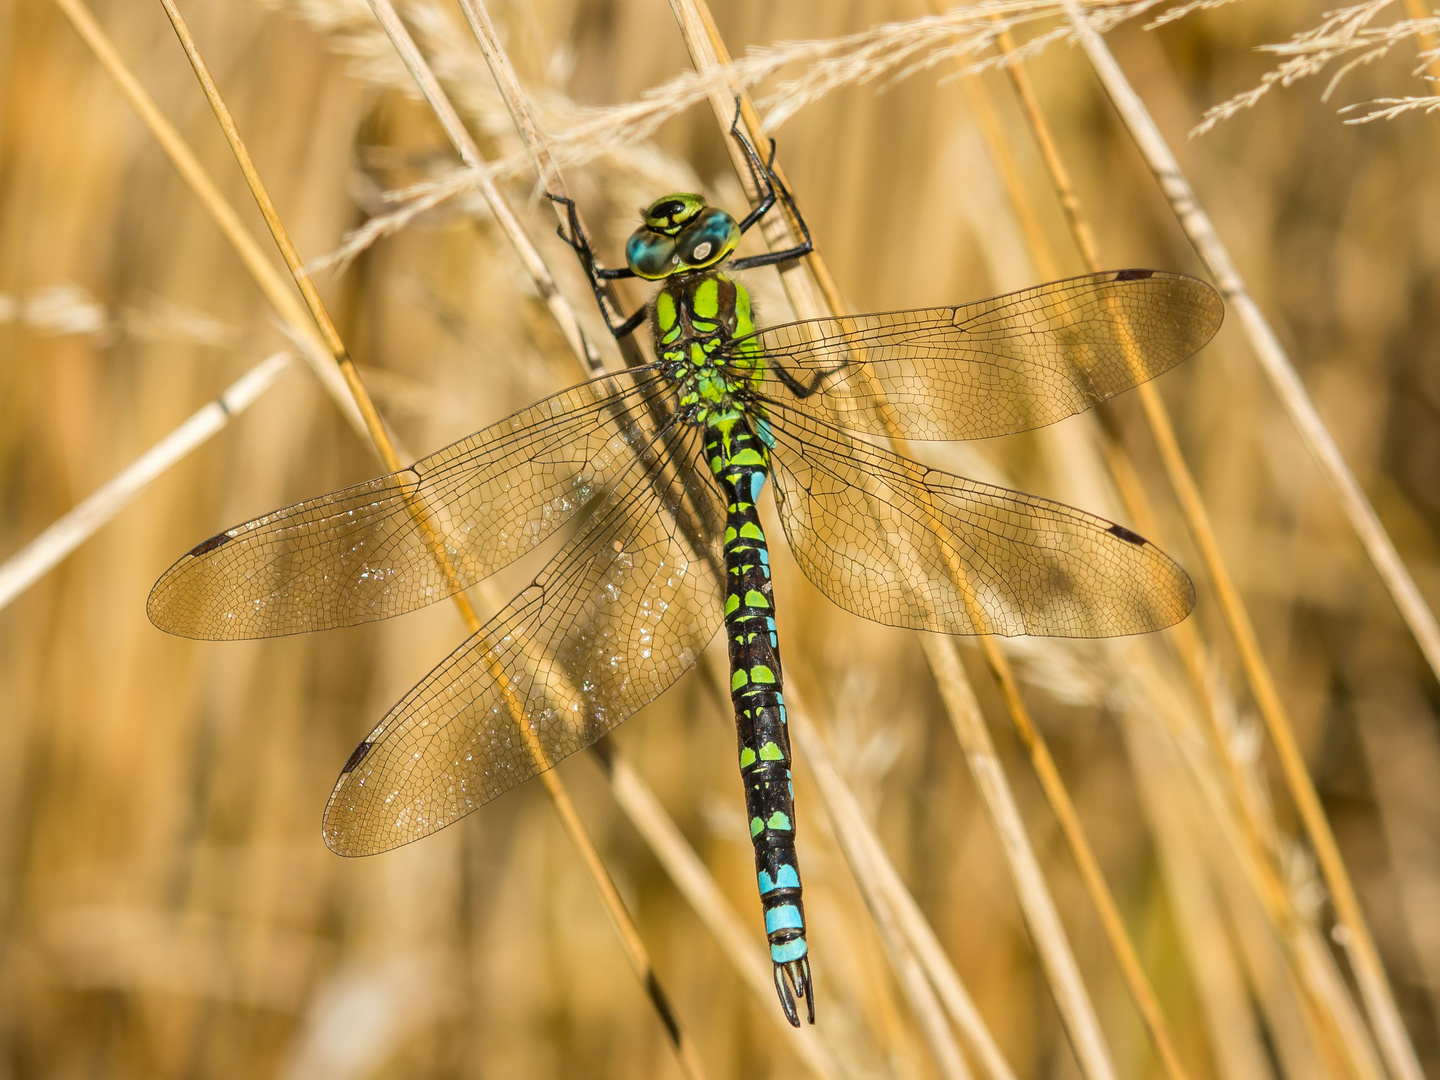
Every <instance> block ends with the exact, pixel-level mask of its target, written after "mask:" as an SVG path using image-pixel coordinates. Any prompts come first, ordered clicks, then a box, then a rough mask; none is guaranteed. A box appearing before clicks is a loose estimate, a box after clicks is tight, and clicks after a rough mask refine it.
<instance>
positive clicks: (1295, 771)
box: [1066, 0, 1440, 1080]
mask: <svg viewBox="0 0 1440 1080" xmlns="http://www.w3.org/2000/svg"><path fill="white" fill-rule="evenodd" d="M1066 8H1067V10H1068V12H1069V16H1070V19H1071V22H1072V23H1073V24H1074V26H1075V28H1076V31H1077V33H1078V35H1079V38H1080V43H1081V46H1082V48H1084V50H1085V54H1086V56H1087V57H1088V58H1089V59H1090V62H1091V65H1092V66H1093V67H1094V69H1095V72H1096V74H1097V75H1098V76H1099V77H1100V81H1101V83H1102V84H1103V85H1104V87H1105V90H1106V93H1107V94H1109V96H1110V100H1111V101H1112V103H1113V104H1114V105H1115V108H1116V110H1117V111H1118V112H1119V113H1120V116H1121V118H1122V119H1123V120H1124V122H1125V125H1126V127H1127V128H1128V129H1129V131H1130V134H1131V137H1132V139H1134V141H1135V144H1136V146H1137V147H1138V148H1139V149H1140V152H1141V153H1142V155H1144V157H1145V159H1146V163H1147V164H1148V165H1149V167H1150V169H1151V171H1152V172H1153V173H1154V175H1155V178H1156V181H1157V183H1159V185H1160V188H1161V190H1162V191H1163V192H1164V194H1165V197H1166V199H1167V200H1168V201H1169V203H1170V206H1171V209H1172V210H1173V211H1174V213H1175V216H1176V219H1177V220H1178V221H1179V223H1180V226H1181V228H1183V229H1184V230H1185V233H1186V235H1187V236H1189V237H1190V240H1191V242H1192V243H1193V244H1194V246H1195V250H1196V251H1197V252H1198V253H1199V255H1200V257H1201V259H1202V260H1203V261H1204V262H1205V265H1206V267H1207V268H1208V269H1209V270H1210V273H1211V275H1212V276H1213V277H1214V279H1215V282H1216V285H1217V286H1218V287H1219V289H1220V292H1221V294H1222V295H1223V296H1224V297H1225V299H1226V300H1227V302H1228V303H1229V304H1230V306H1231V308H1232V310H1235V311H1237V312H1238V314H1239V316H1240V322H1241V326H1242V328H1243V329H1244V331H1245V334H1246V336H1247V338H1248V339H1249V340H1250V343H1251V346H1252V347H1253V348H1254V349H1255V353H1256V356H1257V357H1258V358H1259V360H1260V363H1261V366H1262V368H1263V369H1264V370H1265V372H1266V374H1267V375H1269V376H1270V379H1271V382H1272V383H1273V384H1274V386H1275V389H1276V391H1277V392H1278V393H1279V395H1280V399H1281V402H1282V403H1283V404H1284V405H1285V407H1286V409H1287V411H1289V413H1290V416H1291V419H1292V421H1293V422H1294V423H1295V425H1296V427H1297V429H1298V430H1299V432H1300V435H1301V437H1302V438H1303V439H1304V441H1305V442H1306V444H1307V445H1308V446H1309V447H1310V449H1311V451H1312V453H1314V455H1315V457H1316V459H1317V460H1318V461H1319V463H1320V465H1321V468H1322V470H1323V471H1324V472H1325V474H1326V476H1327V478H1328V479H1329V480H1330V482H1331V484H1332V485H1333V486H1334V488H1335V490H1336V493H1337V494H1338V495H1339V497H1340V502H1341V506H1342V507H1343V509H1344V510H1345V512H1346V515H1347V516H1348V517H1349V519H1350V522H1351V524H1352V526H1353V527H1354V528H1355V531H1356V532H1357V534H1358V535H1359V536H1360V540H1361V543H1362V544H1363V545H1364V546H1365V549H1366V551H1367V552H1368V553H1369V555H1370V558H1371V561H1372V562H1374V564H1375V566H1376V569H1377V570H1378V571H1379V572H1380V576H1381V578H1382V579H1383V580H1384V582H1385V585H1386V587H1387V588H1388V589H1389V590H1390V593H1391V596H1392V597H1393V598H1394V600H1395V602H1396V604H1397V606H1398V607H1399V608H1400V612H1401V614H1402V616H1404V618H1405V621H1406V623H1407V624H1408V625H1409V626H1410V629H1411V632H1412V633H1413V634H1414V635H1415V638H1416V641H1417V642H1418V643H1419V645H1420V648H1421V651H1422V652H1423V653H1424V654H1425V656H1426V659H1427V660H1428V661H1429V663H1430V665H1431V669H1432V670H1433V671H1435V672H1437V673H1440V626H1437V625H1436V623H1435V618H1434V616H1433V615H1432V614H1431V612H1430V610H1429V608H1428V607H1426V605H1425V602H1424V600H1423V598H1422V597H1421V596H1420V592H1419V590H1418V589H1417V588H1416V586H1415V583H1414V581H1413V579H1411V577H1410V575H1409V571H1408V570H1406V568H1405V566H1404V564H1403V563H1402V562H1401V561H1400V556H1399V554H1398V553H1397V552H1396V551H1395V548H1394V545H1393V544H1392V543H1391V542H1390V538H1389V536H1388V535H1387V534H1386V532H1385V529H1384V526H1382V525H1381V524H1380V520H1379V518H1378V517H1377V516H1376V515H1375V511H1374V508H1373V507H1371V506H1370V503H1369V501H1368V500H1367V499H1366V498H1365V495H1364V493H1363V491H1361V489H1360V485H1359V483H1358V481H1356V479H1355V477H1354V474H1352V473H1351V472H1350V470H1349V467H1348V466H1347V465H1346V464H1345V461H1344V459H1343V457H1341V455H1340V450H1339V448H1338V447H1337V446H1336V445H1335V441H1334V439H1333V438H1332V437H1331V435H1330V433H1329V431H1328V430H1327V429H1326V428H1325V425H1324V422H1323V421H1322V420H1321V419H1320V416H1319V414H1318V413H1317V412H1316V411H1315V407H1314V405H1313V404H1312V403H1311V401H1310V398H1309V396H1308V395H1307V394H1306V392H1305V388H1304V385H1303V384H1302V383H1301V382H1300V378H1299V376H1298V375H1297V374H1296V373H1295V369H1294V368H1293V367H1292V366H1291V364H1290V360H1289V357H1287V356H1286V355H1285V352H1284V350H1283V349H1282V348H1281V346H1280V343H1279V340H1278V339H1277V338H1276V337H1275V333H1274V331H1273V330H1272V329H1271V327H1270V324H1269V322H1268V321H1267V320H1266V319H1265V316H1264V315H1263V314H1262V313H1261V311H1260V308H1259V305H1257V304H1256V303H1255V301H1254V299H1253V298H1252V297H1251V296H1250V293H1249V291H1248V290H1247V288H1246V286H1245V283H1244V281H1243V279H1242V278H1241V277H1240V274H1239V272H1238V270H1236V268H1235V265H1234V262H1233V261H1232V260H1231V258H1230V253H1229V251H1228V250H1227V249H1226V248H1225V246H1224V244H1223V243H1222V242H1221V240H1220V237H1219V234H1218V233H1217V232H1216V231H1215V227H1214V225H1213V224H1211V222H1210V219H1209V217H1208V216H1207V215H1206V214H1205V212H1204V210H1202V209H1201V207H1200V204H1199V202H1198V201H1197V200H1196V197H1195V193H1194V191H1193V190H1192V189H1191V187H1190V184H1189V181H1188V180H1186V179H1185V176H1184V174H1183V173H1182V172H1181V171H1180V165H1179V163H1178V162H1177V161H1176V160H1175V157H1174V155H1173V154H1172V153H1171V152H1170V148H1169V146H1168V145H1167V144H1166V143H1165V139H1164V137H1163V136H1162V135H1161V134H1160V130H1159V128H1158V127H1157V126H1156V125H1155V122H1154V120H1153V119H1152V118H1151V117H1150V114H1149V112H1148V111H1147V110H1146V108H1145V105H1144V103H1143V102H1142V101H1141V100H1140V97H1139V95H1138V94H1136V93H1135V90H1134V88H1133V87H1132V86H1131V85H1130V83H1129V80H1128V79H1126V78H1125V74H1124V72H1123V71H1121V70H1120V65H1119V64H1118V63H1116V61H1115V58H1114V56H1113V55H1112V54H1111V53H1110V50H1109V49H1108V48H1107V47H1106V46H1105V43H1104V42H1103V41H1102V40H1101V38H1100V35H1099V34H1097V33H1096V32H1095V30H1094V28H1093V27H1091V26H1090V23H1089V21H1088V20H1087V19H1086V17H1085V14H1084V13H1083V12H1082V11H1081V9H1080V7H1079V5H1078V4H1077V3H1076V2H1075V0H1066ZM1080 220H1083V219H1080ZM1076 240H1077V243H1081V244H1082V252H1084V253H1085V254H1086V258H1087V261H1088V260H1089V259H1091V258H1095V260H1096V262H1097V263H1098V255H1097V254H1096V251H1095V247H1094V237H1093V233H1092V234H1090V236H1089V246H1088V250H1087V249H1086V245H1085V243H1084V242H1083V241H1082V240H1081V233H1080V232H1078V231H1077V233H1076ZM1140 389H1141V391H1142V395H1143V394H1144V392H1145V391H1147V390H1148V391H1150V393H1149V394H1148V395H1145V396H1142V398H1141V402H1142V404H1143V406H1144V408H1145V414H1146V418H1147V419H1148V420H1149V421H1150V425H1151V430H1152V431H1153V432H1154V433H1155V438H1156V442H1157V444H1158V445H1159V447H1160V452H1161V456H1162V459H1163V460H1164V462H1165V466H1166V470H1167V472H1168V473H1169V474H1170V477H1171V481H1172V483H1173V484H1174V486H1175V492H1176V495H1177V497H1178V498H1179V499H1180V503H1181V509H1182V511H1183V512H1184V514H1185V517H1186V521H1187V524H1189V526H1190V529H1191V533H1192V535H1194V537H1195V540H1196V544H1197V545H1198V546H1199V548H1200V551H1201V555H1202V557H1203V558H1204V559H1205V562H1206V567H1207V569H1209V570H1210V573H1211V578H1212V581H1213V583H1214V586H1215V590H1216V594H1217V596H1218V598H1219V600H1220V605H1221V609H1222V611H1223V612H1224V615H1225V619H1226V622H1227V624H1228V625H1229V626H1230V630H1231V633H1232V635H1233V636H1234V638H1235V642H1236V644H1237V646H1238V647H1239V649H1240V654H1241V658H1242V662H1243V663H1244V666H1245V672H1246V675H1247V677H1248V678H1249V680H1250V685H1251V689H1252V691H1253V692H1254V695H1255V701H1256V705H1257V706H1258V707H1259V709H1260V713H1261V716H1262V717H1263V718H1264V720H1265V726H1266V729H1267V730H1268V731H1269V733H1270V737H1271V740H1272V742H1273V743H1274V746H1275V750H1276V754H1277V756H1278V757H1279V759H1280V766H1281V770H1282V772H1283V773H1284V775H1285V779H1286V783H1287V785H1288V786H1289V789H1290V792H1291V796H1292V797H1293V798H1294V800H1295V804H1296V807H1297V809H1298V810H1299V812H1300V818H1301V820H1302V821H1303V822H1304V824H1305V830H1306V832H1307V834H1308V835H1309V837H1310V842H1311V844H1312V845H1313V847H1314V849H1315V854H1316V857H1317V859H1318V861H1319V863H1320V869H1321V873H1322V874H1323V875H1324V877H1325V883H1326V885H1327V886H1328V888H1329V890H1330V896H1331V899H1332V902H1333V903H1334V905H1335V912H1336V917H1337V919H1338V921H1339V923H1340V929H1341V932H1342V934H1343V943H1344V945H1345V946H1346V951H1347V955H1349V957H1350V960H1351V964H1352V967H1353V969H1354V972H1355V977H1356V981H1357V983H1358V984H1359V987H1360V993H1361V997H1362V999H1363V1001H1364V1003H1365V1009H1366V1012H1367V1013H1368V1014H1369V1017H1370V1022H1371V1024H1372V1025H1373V1027H1374V1029H1375V1033H1376V1036H1377V1038H1378V1041H1379V1044H1380V1050H1381V1053H1382V1054H1383V1055H1384V1058H1385V1062H1386V1065H1387V1067H1388V1068H1389V1070H1390V1072H1391V1073H1392V1074H1393V1076H1394V1077H1395V1080H1422V1078H1423V1075H1424V1074H1423V1073H1422V1072H1421V1070H1420V1063H1419V1059H1418V1058H1417V1057H1416V1054H1415V1048H1414V1046H1413V1045H1412V1044H1411V1042H1410V1037H1409V1034H1408V1033H1407V1032H1406V1030H1405V1025H1404V1022H1403V1021H1402V1020H1401V1019H1400V1012H1399V1009H1398V1007H1397V1006H1396V1003H1395V999H1394V995H1393V992H1392V991H1391V988H1390V983H1389V980H1388V978H1387V977H1386V974H1385V969H1384V966H1383V965H1382V964H1381V962H1380V955H1379V951H1378V950H1377V949H1376V947H1375V942H1374V939H1373V938H1372V937H1371V935H1370V930H1369V927H1368V925H1367V924H1366V922H1365V916H1364V912H1363V911H1362V910H1361V908H1360V902H1359V899H1358V898H1357V897H1356V895H1355V890H1354V887H1353V885H1352V884H1351V881H1350V875H1349V873H1348V871H1347V870H1346V868H1345V863H1344V860H1343V859H1342V858H1341V857H1340V849H1339V846H1338V845H1337V844H1336V842H1335V837H1334V834H1333V833H1332V832H1331V830H1330V824H1329V822H1328V821H1327V820H1326V818H1325V812H1324V808H1323V807H1322V806H1321V804H1320V798H1319V796H1318V795H1317V794H1316V791H1315V787H1314V784H1313V783H1312V782H1311V779H1310V774H1309V771H1308V770H1307V768H1306V765H1305V760H1304V757H1303V755H1302V754H1301V753H1300V748H1299V745H1298V744H1297V743H1296V741H1295V736H1294V733H1293V731H1292V730H1291V726H1290V721H1289V717H1288V716H1287V714H1286V712H1285V708H1284V705H1283V703H1282V701H1281V699H1280V694H1279V691H1278V689H1277V688H1276V686H1275V682H1274V679H1273V678H1272V677H1271V674H1270V670H1269V667H1268V666H1267V665H1266V663H1265V661H1264V658H1263V656H1262V655H1261V652H1260V647H1259V641H1258V639H1257V637H1256V635H1255V629H1254V627H1253V626H1252V625H1251V623H1250V619H1249V615H1248V613H1247V612H1246V610H1245V607H1244V605H1243V603H1242V601H1241V600H1240V596H1239V592H1238V590H1236V589H1235V586H1234V583H1233V581H1232V580H1231V579H1230V576H1229V573H1228V571H1227V570H1226V568H1225V566H1224V563H1223V561H1222V560H1221V556H1220V551H1219V545H1218V543H1217V542H1216V540H1215V535H1214V530H1213V528H1212V527H1211V524H1210V520H1209V515H1208V514H1207V513H1206V511H1205V507H1204V504H1203V503H1202V501H1201V499H1200V494H1199V489H1198V487H1197V486H1196V484H1195V481H1194V477H1193V476H1192V475H1191V474H1190V472H1189V469H1188V467H1186V465H1185V462H1184V459H1183V457H1182V456H1181V454H1180V450H1179V444H1178V442H1177V441H1176V439H1175V433H1174V428H1173V426H1172V425H1171V424H1170V421H1169V415H1168V413H1167V412H1166V411H1165V408H1164V405H1163V403H1162V402H1161V401H1160V398H1159V395H1158V393H1156V392H1155V391H1154V390H1153V388H1152V387H1148V386H1142V387H1141V388H1140Z"/></svg>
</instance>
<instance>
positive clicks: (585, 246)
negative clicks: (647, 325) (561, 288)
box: [545, 191, 646, 340]
mask: <svg viewBox="0 0 1440 1080" xmlns="http://www.w3.org/2000/svg"><path fill="white" fill-rule="evenodd" d="M545 197H546V198H548V199H549V200H550V201H551V202H555V203H559V204H560V205H561V206H563V207H565V214H566V217H568V218H569V220H570V235H569V236H566V235H565V229H564V227H563V226H560V225H557V226H555V235H556V236H558V237H560V239H561V240H564V241H565V243H567V244H569V245H570V247H571V248H573V249H574V251H575V254H576V255H578V256H579V258H580V265H581V266H582V267H584V268H585V276H586V277H587V278H589V279H590V290H591V292H593V293H594V294H595V303H597V304H599V305H600V314H601V315H602V316H603V317H604V319H605V327H606V329H607V330H609V331H610V333H611V335H612V336H613V337H615V338H616V339H617V340H619V339H620V338H623V337H628V336H629V335H630V334H633V333H634V332H635V330H636V328H637V327H639V325H640V324H641V323H643V322H644V321H645V314H646V309H645V308H643V307H642V308H641V309H640V310H639V311H637V312H635V314H633V315H631V316H630V317H629V318H628V319H626V320H625V321H624V322H621V323H618V324H617V323H616V322H615V321H614V319H613V318H611V314H610V313H611V311H612V310H614V307H613V305H612V303H611V301H610V297H609V296H607V295H606V294H605V287H604V286H603V285H601V284H600V283H601V282H602V281H618V280H620V279H622V278H632V277H634V276H635V271H634V270H631V269H630V268H629V267H628V266H627V267H623V268H621V269H619V270H607V269H605V268H604V267H603V266H601V265H600V264H599V263H597V262H596V261H595V252H594V251H592V250H591V249H590V240H589V238H588V237H586V235H585V230H584V229H582V228H580V216H579V214H578V213H577V212H576V210H575V200H574V199H570V198H566V197H565V196H564V195H552V194H550V193H549V192H548V191H547V192H546V193H545Z"/></svg>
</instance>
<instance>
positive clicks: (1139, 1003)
mask: <svg viewBox="0 0 1440 1080" xmlns="http://www.w3.org/2000/svg"><path fill="white" fill-rule="evenodd" d="M1015 66H1017V65H1014V64H1011V65H1007V70H1011V71H1013V70H1014V68H1015ZM965 86H966V89H967V92H968V94H969V96H970V100H971V103H972V106H974V111H975V112H976V113H977V115H978V117H979V120H980V127H981V130H982V131H983V132H984V134H985V138H986V141H987V143H988V144H989V146H990V150H991V156H992V157H993V158H994V160H995V164H996V166H997V167H998V169H999V171H1000V173H1001V177H1002V179H1003V181H1004V184H1005V187H1006V190H1007V192H1008V193H1009V196H1010V201H1011V204H1012V206H1013V207H1014V208H1015V211H1016V215H1017V217H1018V218H1019V219H1020V222H1021V227H1022V232H1023V233H1024V235H1025V237H1026V239H1027V241H1028V243H1029V245H1030V248H1031V251H1032V254H1033V255H1034V256H1035V261H1036V264H1037V266H1038V267H1039V268H1040V271H1041V276H1042V278H1043V279H1046V280H1048V279H1050V278H1053V277H1055V276H1056V274H1057V270H1056V267H1055V265H1054V262H1055V260H1054V258H1053V256H1052V255H1051V252H1050V250H1049V245H1048V244H1047V243H1046V242H1045V235H1044V230H1043V228H1042V227H1041V225H1040V222H1039V218H1038V216H1037V215H1036V214H1035V211H1034V207H1033V206H1032V205H1031V203H1030V200H1028V199H1027V198H1025V196H1024V190H1023V186H1022V185H1021V183H1020V177H1019V171H1018V169H1017V168H1016V165H1015V161H1014V158H1013V157H1012V156H1011V154H1010V152H1009V147H1008V146H1007V145H1006V143H1005V141H1004V135H1003V134H1002V132H1001V129H1000V125H999V121H998V118H997V117H996V116H995V112H994V109H993V108H992V107H991V104H990V98H989V95H988V94H987V93H986V91H985V87H984V84H983V83H982V82H981V80H980V78H979V77H978V76H971V77H970V78H967V79H966V80H965ZM980 646H981V650H982V652H983V654H984V656H985V662H986V663H987V664H988V665H989V668H990V673H991V676H992V677H993V678H994V680H995V684H996V685H997V686H998V687H999V689H1000V693H1001V696H1002V697H1003V698H1004V701H1005V707H1006V710H1007V711H1008V712H1009V714H1010V719H1011V721H1012V722H1013V723H1014V724H1015V728H1016V730H1017V731H1018V732H1019V734H1020V738H1021V741H1022V742H1023V743H1024V744H1025V749H1026V750H1027V752H1028V753H1029V754H1030V760H1031V764H1032V765H1033V767H1034V769H1035V775H1036V777H1037V778H1038V779H1039V781H1040V787H1041V790H1042V791H1043V792H1044V794H1045V799H1046V802H1048V803H1049V804H1050V809H1051V811H1052V812H1053V813H1054V814H1055V819H1056V821H1057V822H1058V823H1059V825H1060V831H1061V833H1062V834H1063V835H1064V837H1065V843H1066V845H1067V846H1068V847H1069V848H1070V853H1071V857H1072V858H1073V859H1074V860H1075V866H1076V869H1078V870H1079V871H1080V880H1081V882H1082V883H1083V885H1084V887H1085V891H1086V892H1087V893H1088V894H1089V895H1090V901H1091V903H1093V904H1094V905H1095V910H1096V912H1097V913H1098V914H1099V916H1100V924H1101V926H1102V927H1103V928H1104V931H1105V936H1106V938H1107V940H1108V941H1109V943H1110V948H1111V951H1112V952H1113V953H1114V954H1115V959H1116V962H1117V963H1118V964H1119V966H1120V974H1121V977H1122V978H1123V979H1124V980H1125V986H1126V989H1127V990H1129V992H1130V997H1131V999H1132V1000H1133V1001H1134V1003H1135V1007H1136V1009H1137V1010H1138V1011H1139V1013H1140V1018H1141V1021H1142V1022H1143V1023H1144V1024H1145V1029H1146V1032H1147V1033H1148V1034H1149V1036H1150V1041H1151V1043H1152V1045H1153V1046H1154V1048H1155V1053H1156V1056H1157V1057H1159V1059H1160V1064H1161V1067H1162V1068H1164V1070H1165V1074H1166V1075H1167V1076H1169V1077H1170V1078H1171V1080H1184V1078H1185V1077H1186V1075H1187V1074H1186V1072H1185V1067H1184V1065H1183V1063H1182V1062H1181V1060H1180V1055H1179V1052H1178V1051H1177V1050H1176V1049H1175V1040H1174V1037H1173V1036H1172V1035H1171V1033H1170V1026H1169V1024H1168V1023H1167V1022H1166V1019H1165V1014H1164V1011H1163V1010H1162V1009H1161V1007H1160V1001H1159V999H1158V998H1157V997H1156V995H1155V990H1154V988H1153V987H1152V986H1151V985H1150V979H1149V977H1148V976H1147V975H1146V974H1145V969H1144V967H1143V966H1142V965H1141V963H1140V957H1139V955H1138V954H1137V953H1136V951H1135V946H1134V943H1133V942H1131V940H1130V935H1129V932H1128V931H1127V930H1126V928H1125V921H1124V919H1122V918H1121V917H1120V910H1119V908H1118V906H1117V905H1116V903H1115V898H1114V896H1113V895H1112V894H1111V892H1110V887H1109V885H1107V884H1106V882H1105V876H1104V874H1103V873H1102V872H1101V870H1100V864H1099V860H1097V859H1096V858H1095V853H1094V851H1093V849H1092V848H1091V846H1090V842H1089V840H1088V839H1087V838H1086V836H1085V830H1084V828H1083V827H1082V826H1081V824H1080V818H1079V815H1078V814H1077V813H1076V811H1075V804H1074V803H1073V801H1072V800H1071V799H1070V795H1069V793H1068V792H1067V791H1066V789H1065V784H1064V781H1063V780H1062V779H1061V777H1060V774H1059V771H1058V769H1057V768H1056V766H1055V761H1054V758H1053V757H1052V756H1051V754H1050V749H1049V747H1048V746H1047V745H1046V743H1045V737H1044V736H1043V735H1042V734H1041V733H1040V731H1039V729H1038V728H1037V727H1036V726H1035V724H1034V722H1033V721H1032V720H1031V717H1030V712H1029V710H1028V709H1027V708H1026V706H1025V700H1024V698H1023V697H1021V695H1020V688H1019V686H1018V684H1017V683H1016V681H1015V673H1014V671H1013V670H1012V668H1011V667H1010V663H1009V661H1008V660H1007V658H1006V657H1005V654H1004V653H1003V652H1002V651H1001V650H1000V647H999V643H998V642H996V641H995V639H994V638H992V637H989V636H984V637H981V639H980Z"/></svg>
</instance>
